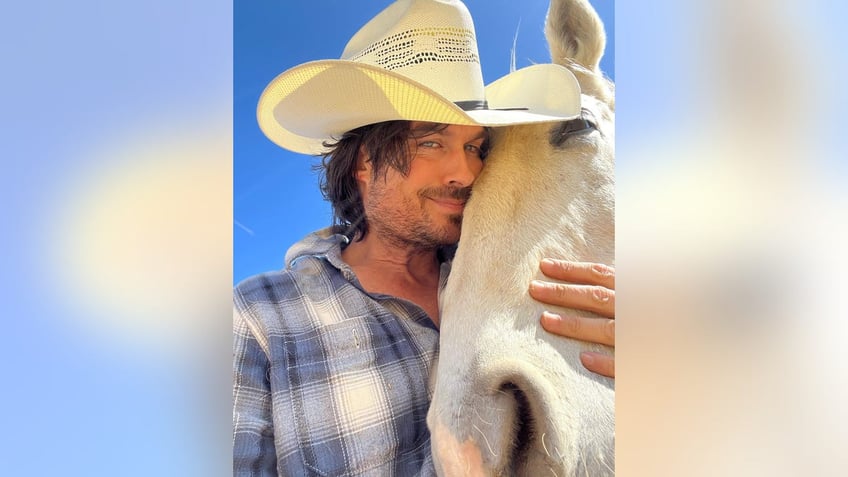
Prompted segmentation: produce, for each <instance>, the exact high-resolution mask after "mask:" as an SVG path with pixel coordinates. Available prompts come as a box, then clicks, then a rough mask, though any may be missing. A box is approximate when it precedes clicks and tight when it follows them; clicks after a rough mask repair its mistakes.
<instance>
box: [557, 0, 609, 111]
mask: <svg viewBox="0 0 848 477" xmlns="http://www.w3.org/2000/svg"><path fill="white" fill-rule="evenodd" d="M545 36H546V37H547V39H548V46H549V48H550V50H551V59H552V60H553V62H554V63H557V64H560V65H563V66H566V67H568V68H569V69H571V70H572V72H573V73H574V74H575V75H576V76H577V79H578V80H579V81H580V86H581V87H582V88H583V90H584V92H585V93H587V94H591V95H593V96H598V97H604V96H606V94H604V91H603V90H604V89H606V88H604V87H603V85H601V84H596V83H597V81H596V79H597V78H600V77H601V71H600V62H601V56H603V54H604V47H605V46H606V43H607V36H606V33H605V32H604V24H603V23H602V22H601V19H600V17H599V16H598V14H597V13H596V12H595V9H594V8H592V5H590V4H589V2H588V1H587V0H551V6H550V8H549V9H548V19H547V22H546V25H545ZM583 68H585V69H586V70H588V73H589V74H588V75H587V74H586V72H585V71H580V70H581V69H583ZM593 76H594V77H596V78H592V77H593Z"/></svg>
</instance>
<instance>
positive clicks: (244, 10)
mask: <svg viewBox="0 0 848 477" xmlns="http://www.w3.org/2000/svg"><path fill="white" fill-rule="evenodd" d="M389 3H390V2H389V1H388V0H384V1H379V2H345V1H330V0H313V1H309V2H279V1H269V0H254V1H250V2H235V4H234V16H235V24H234V32H233V34H234V90H235V93H234V104H233V107H234V154H235V156H234V164H233V173H234V190H233V217H234V220H235V223H234V224H233V280H234V281H235V282H236V283H237V282H239V281H241V280H242V279H244V278H246V277H248V276H250V275H253V274H256V273H261V272H264V271H268V270H274V269H279V268H282V267H283V258H284V256H285V253H286V250H287V249H288V247H289V246H290V245H291V244H292V243H294V242H296V241H297V240H299V239H300V238H301V237H303V236H304V235H306V234H308V233H309V232H312V231H314V230H317V229H319V228H323V227H326V226H327V225H329V224H330V222H331V212H330V207H329V205H328V204H327V203H326V202H324V201H323V198H322V197H321V194H320V192H319V190H318V176H317V174H316V173H315V172H313V171H312V165H313V164H315V163H316V162H317V160H316V159H313V158H311V157H309V156H302V155H298V154H294V153H290V152H288V151H286V150H284V149H281V148H279V147H278V146H276V145H274V144H273V143H271V141H269V140H268V139H266V138H265V136H264V135H263V134H262V132H261V131H260V130H259V127H258V126H257V124H256V102H257V100H258V98H259V95H260V94H261V93H262V90H263V89H264V88H265V86H266V85H267V84H268V82H269V81H271V79H273V78H274V77H275V76H276V75H278V74H279V73H281V72H283V71H285V70H286V69H288V68H290V67H292V66H295V65H297V64H300V63H304V62H307V61H312V60H318V59H331V58H338V57H339V56H340V55H341V52H342V50H343V49H344V46H345V44H346V43H347V41H348V40H349V39H350V37H351V36H352V35H353V34H354V33H355V32H356V31H357V30H358V29H359V27H361V26H362V25H363V24H365V22H367V21H368V20H369V19H370V18H371V17H373V16H374V15H375V14H377V13H378V12H379V11H380V10H382V9H383V8H384V7H385V6H387V5H389ZM465 3H466V5H467V6H468V9H469V10H470V11H471V15H472V17H473V18H474V22H475V28H476V30H477V40H478V47H479V50H480V58H481V62H482V65H483V77H484V80H485V82H486V83H487V84H488V83H490V82H492V81H494V80H496V79H497V78H500V77H501V76H503V75H505V74H507V73H509V68H510V54H511V50H512V46H513V39H514V38H515V36H516V34H517V42H516V67H517V68H521V67H524V66H528V65H530V64H533V63H547V62H550V56H549V54H548V50H547V44H546V43H545V38H544V33H543V24H544V18H545V13H546V11H547V4H548V2H547V0H522V1H516V0H468V1H466V2H465ZM592 4H593V5H594V6H595V8H596V9H597V10H598V12H599V13H600V15H601V17H602V19H603V20H604V23H605V25H606V29H607V36H608V38H607V51H606V54H605V55H604V59H603V62H602V65H601V67H602V69H603V70H604V72H605V73H606V74H607V75H608V76H609V77H611V78H613V79H614V78H615V69H614V68H615V66H614V44H615V37H614V8H613V7H614V2H613V1H612V0H596V1H593V2H592Z"/></svg>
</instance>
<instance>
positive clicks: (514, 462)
mask: <svg viewBox="0 0 848 477" xmlns="http://www.w3.org/2000/svg"><path fill="white" fill-rule="evenodd" d="M500 390H501V391H502V392H504V393H507V394H510V395H511V396H512V397H513V399H514V400H515V424H514V426H513V433H512V452H511V455H510V459H509V461H507V462H509V464H510V466H511V468H512V469H511V470H512V471H513V475H517V474H515V472H516V471H518V470H519V469H521V468H522V466H523V465H524V464H525V463H526V461H527V458H528V454H529V452H530V449H532V447H533V445H532V443H533V439H534V438H535V422H534V417H533V412H532V410H531V407H530V400H529V399H528V398H527V394H526V393H525V392H524V391H522V390H521V388H519V387H518V386H517V385H516V384H515V383H510V382H508V383H504V384H503V385H502V386H501V387H500Z"/></svg>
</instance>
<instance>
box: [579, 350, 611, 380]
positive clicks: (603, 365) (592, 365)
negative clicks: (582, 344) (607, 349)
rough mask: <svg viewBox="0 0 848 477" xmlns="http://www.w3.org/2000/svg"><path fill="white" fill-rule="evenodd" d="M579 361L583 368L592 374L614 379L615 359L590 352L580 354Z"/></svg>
mask: <svg viewBox="0 0 848 477" xmlns="http://www.w3.org/2000/svg"><path fill="white" fill-rule="evenodd" d="M580 361H581V362H582V363H583V366H585V367H586V369H588V370H589V371H592V372H593V373H598V374H601V375H603V376H606V377H608V378H614V377H615V357H614V356H607V355H605V354H601V353H595V352H592V351H584V352H582V353H580Z"/></svg>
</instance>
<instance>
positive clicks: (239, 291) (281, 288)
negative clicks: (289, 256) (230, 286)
mask: <svg viewBox="0 0 848 477" xmlns="http://www.w3.org/2000/svg"><path fill="white" fill-rule="evenodd" d="M294 281H295V280H294V277H293V276H292V273H291V270H275V271H271V272H265V273H260V274H258V275H253V276H251V277H248V278H245V279H244V280H242V281H241V282H239V284H238V285H236V286H235V288H234V290H233V295H234V296H235V298H236V301H237V302H238V301H242V302H244V304H248V303H256V302H273V301H278V300H280V299H281V298H286V297H287V295H289V294H291V293H292V292H294V291H295V287H294Z"/></svg>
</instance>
